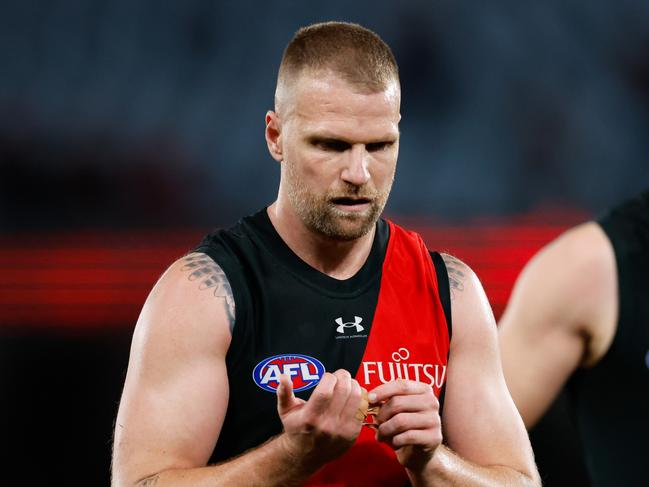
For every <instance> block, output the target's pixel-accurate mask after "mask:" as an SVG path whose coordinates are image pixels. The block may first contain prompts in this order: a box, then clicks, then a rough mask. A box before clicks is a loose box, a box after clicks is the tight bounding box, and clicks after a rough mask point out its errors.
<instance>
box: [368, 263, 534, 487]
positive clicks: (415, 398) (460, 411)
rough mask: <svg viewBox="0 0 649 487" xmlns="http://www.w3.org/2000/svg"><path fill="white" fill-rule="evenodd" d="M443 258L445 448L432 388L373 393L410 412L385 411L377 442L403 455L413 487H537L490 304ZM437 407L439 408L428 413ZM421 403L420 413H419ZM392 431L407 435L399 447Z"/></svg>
mask: <svg viewBox="0 0 649 487" xmlns="http://www.w3.org/2000/svg"><path fill="white" fill-rule="evenodd" d="M443 257H444V261H445V262H446V266H447V269H448V272H449V280H450V284H451V307H452V314H453V339H452V341H451V349H450V355H449V363H448V368H447V382H446V393H445V402H444V411H443V416H442V418H441V435H443V444H441V445H440V444H439V440H440V435H439V434H438V433H437V428H439V416H438V415H437V406H436V401H434V398H433V401H431V398H430V396H431V394H430V391H427V390H426V391H425V390H423V389H425V387H428V386H425V387H422V386H424V385H423V384H418V383H414V382H412V381H400V382H399V383H388V384H384V385H382V386H379V387H378V388H376V389H375V390H373V391H372V392H374V393H375V394H376V400H377V401H387V402H386V403H385V404H386V405H388V404H389V405H392V404H405V403H408V404H409V405H410V406H409V411H408V413H407V414H404V413H403V412H400V411H399V409H401V410H403V408H394V407H393V406H390V407H388V408H386V411H383V414H381V415H380V416H381V418H380V419H381V420H383V421H384V424H383V425H382V426H381V427H379V439H380V440H382V441H386V442H388V444H392V446H393V448H395V449H396V450H397V456H398V458H399V459H400V461H402V463H403V464H404V466H406V468H407V472H408V475H409V477H410V480H411V482H412V484H413V485H414V486H423V485H436V486H438V485H440V486H443V485H449V486H450V485H467V486H488V485H489V486H490V485H522V486H526V485H529V486H538V485H540V484H541V481H540V478H539V475H538V471H537V469H536V465H535V462H534V454H533V452H532V447H531V445H530V441H529V438H528V436H527V432H526V431H525V426H524V425H523V421H522V420H521V417H520V415H519V413H518V411H517V409H516V407H515V405H514V402H513V401H512V398H511V396H510V394H509V391H508V389H507V386H506V383H505V379H504V376H503V372H502V368H501V362H500V356H499V351H498V338H497V331H496V323H495V320H494V317H493V313H492V311H491V307H490V306H489V302H488V300H487V297H486V295H485V293H484V290H483V289H482V285H481V284H480V281H479V280H478V278H477V277H476V275H475V274H474V273H473V271H471V269H470V268H469V267H468V266H466V265H465V264H464V263H462V262H460V261H459V260H457V259H455V258H453V257H451V256H448V255H444V256H443ZM420 389H421V390H420ZM428 389H430V388H428ZM371 396H372V397H371V399H375V396H374V395H371ZM404 397H405V398H406V399H404ZM431 402H433V403H435V404H434V407H432V408H431V407H429V406H426V404H430V403H431ZM416 403H417V404H419V405H420V406H421V407H420V408H419V409H418V410H417V411H415V406H414V405H415V404H416ZM436 415H437V416H436ZM392 424H394V425H397V426H396V427H395V426H391V425H392ZM409 424H410V425H411V426H408V425H409ZM382 430H383V433H388V434H387V435H385V434H382ZM391 430H394V431H395V433H399V434H401V436H400V437H399V438H397V439H398V440H399V439H401V440H400V441H398V442H397V444H394V443H393V442H392V441H391V438H390V436H392V434H393V433H392V431H391ZM404 432H406V434H405V435H404V434H403V433H404ZM404 437H405V438H407V439H410V438H412V440H411V441H410V442H411V443H412V444H411V445H406V444H405V443H404V442H403V440H402V438H404ZM404 448H405V450H404ZM404 451H405V452H407V454H406V455H404ZM422 459H426V461H425V462H422V461H421V460H422ZM413 460H414V461H413Z"/></svg>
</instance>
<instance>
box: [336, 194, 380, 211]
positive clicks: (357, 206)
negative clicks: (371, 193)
mask: <svg viewBox="0 0 649 487" xmlns="http://www.w3.org/2000/svg"><path fill="white" fill-rule="evenodd" d="M330 201H331V202H332V203H333V204H334V206H336V207H337V208H338V209H340V210H342V211H345V212H350V213H353V212H359V213H361V212H365V211H367V210H368V208H369V207H370V204H371V202H372V200H371V199H370V198H351V197H348V196H343V197H340V198H332V199H331V200H330Z"/></svg>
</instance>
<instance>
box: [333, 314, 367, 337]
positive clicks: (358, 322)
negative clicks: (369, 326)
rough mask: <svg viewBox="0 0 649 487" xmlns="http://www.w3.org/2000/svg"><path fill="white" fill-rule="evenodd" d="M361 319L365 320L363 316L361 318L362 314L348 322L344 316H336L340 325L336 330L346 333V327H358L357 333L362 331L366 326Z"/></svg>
mask: <svg viewBox="0 0 649 487" xmlns="http://www.w3.org/2000/svg"><path fill="white" fill-rule="evenodd" d="M361 321H363V318H361V317H360V316H354V321H348V322H347V323H345V322H344V321H343V319H342V317H340V318H336V323H338V327H337V328H336V331H337V332H338V333H343V334H344V333H345V328H352V327H354V328H356V333H360V332H362V331H363V330H364V328H363V327H362V326H361Z"/></svg>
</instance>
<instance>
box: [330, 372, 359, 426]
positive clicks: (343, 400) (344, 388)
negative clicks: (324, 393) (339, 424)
mask: <svg viewBox="0 0 649 487" xmlns="http://www.w3.org/2000/svg"><path fill="white" fill-rule="evenodd" d="M334 376H335V377H336V387H334V390H333V395H332V397H331V402H330V403H329V411H331V413H332V414H335V415H336V416H341V417H344V410H345V404H347V401H348V399H349V394H350V393H351V391H352V380H353V379H352V376H351V374H350V373H349V372H347V371H346V370H344V369H339V370H337V371H336V372H334Z"/></svg>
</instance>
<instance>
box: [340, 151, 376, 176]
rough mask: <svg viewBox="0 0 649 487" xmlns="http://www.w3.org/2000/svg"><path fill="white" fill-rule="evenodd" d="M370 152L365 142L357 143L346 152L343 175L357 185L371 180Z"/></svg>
mask: <svg viewBox="0 0 649 487" xmlns="http://www.w3.org/2000/svg"><path fill="white" fill-rule="evenodd" d="M368 166H369V154H368V153H367V149H366V148H365V145H364V144H355V145H353V146H352V147H351V149H350V150H349V151H348V152H347V154H346V159H345V167H344V168H343V171H342V174H341V177H342V179H343V180H344V181H346V182H348V183H350V184H353V185H355V186H362V185H363V184H365V183H367V182H368V181H369V180H370V171H369V169H368Z"/></svg>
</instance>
